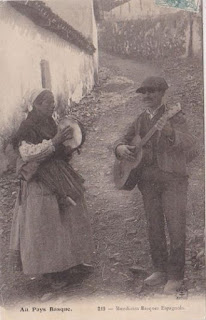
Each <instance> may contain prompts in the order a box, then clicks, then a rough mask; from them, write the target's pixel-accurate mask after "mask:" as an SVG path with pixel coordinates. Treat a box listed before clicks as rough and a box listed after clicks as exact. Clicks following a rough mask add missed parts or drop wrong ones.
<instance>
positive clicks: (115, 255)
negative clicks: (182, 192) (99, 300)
mask: <svg viewBox="0 0 206 320" xmlns="http://www.w3.org/2000/svg"><path fill="white" fill-rule="evenodd" d="M100 66H101V68H100V87H99V88H97V89H96V90H95V92H94V96H92V97H90V98H89V97H88V98H87V99H85V104H87V105H88V104H89V103H90V102H91V104H90V113H89V114H88V117H89V116H90V115H91V117H94V114H93V113H94V110H95V112H97V114H98V115H97V116H96V117H95V119H96V120H95V121H94V122H93V123H92V122H89V123H90V126H89V128H88V133H87V140H86V142H85V144H84V146H83V148H82V152H81V155H80V156H79V155H75V157H74V159H73V160H72V163H73V166H74V167H75V168H76V169H78V170H79V171H80V172H81V174H82V175H83V176H84V177H85V178H86V187H87V193H86V199H87V204H88V208H89V212H90V217H91V221H92V228H93V232H94V241H95V247H96V252H95V255H94V264H95V266H96V267H95V272H94V273H93V274H92V275H91V276H90V277H89V278H88V279H85V280H84V282H83V283H82V284H80V285H73V286H70V287H68V288H67V289H64V290H62V291H61V292H58V293H57V294H55V295H54V296H53V297H52V298H53V299H54V300H57V301H60V302H66V301H68V299H71V298H76V297H81V298H82V299H83V298H84V297H87V296H92V297H93V296H99V297H104V296H108V295H121V296H125V297H126V296H128V295H129V296H131V297H140V298H143V297H145V296H154V295H156V294H161V293H162V287H159V288H157V289H148V288H145V287H144V286H143V279H144V277H145V275H146V274H149V273H150V272H151V270H152V265H151V260H150V256H149V248H148V241H147V236H146V221H145V216H144V210H143V204H142V198H141V195H140V192H139V191H138V190H137V189H135V190H133V191H132V192H125V191H124V192H123V191H117V190H116V189H115V186H114V183H113V175H112V168H113V163H114V154H113V150H112V146H113V143H114V141H115V140H116V139H117V138H118V137H119V135H120V133H121V132H123V130H124V128H125V127H126V126H127V125H128V124H129V123H130V122H131V121H132V119H133V118H134V116H135V115H137V114H139V113H140V112H141V110H142V109H141V107H138V108H137V106H140V103H139V98H138V96H137V95H136V94H135V88H136V87H137V86H138V85H139V84H140V83H141V81H142V79H143V78H145V77H146V76H148V75H151V74H163V73H164V70H161V68H159V67H154V66H152V65H149V64H142V63H139V64H138V63H137V62H133V61H130V60H127V59H124V60H123V59H121V58H117V57H114V56H111V55H108V54H105V53H101V54H100ZM171 77H172V76H171ZM94 97H95V99H94ZM92 108H93V109H92ZM201 117H202V114H201V110H200V111H199V113H198V112H196V113H195V118H194V127H195V126H196V124H197V123H200V121H201ZM91 123H92V124H91ZM199 163H202V162H201V161H200V162H198V161H197V162H196V163H195V164H194V167H195V170H192V177H191V181H190V191H189V204H188V248H187V265H186V282H187V286H188V288H189V290H190V291H189V292H191V293H193V294H201V292H202V291H203V285H204V284H203V281H202V279H203V277H204V275H203V273H204V270H203V268H202V266H201V265H198V262H197V261H196V260H195V259H196V258H195V257H196V254H197V251H198V250H199V249H201V247H202V231H203V217H204V195H203V193H200V192H199V189H200V188H201V189H202V190H203V187H204V179H203V168H202V167H200V164H199ZM5 192H6V191H5ZM12 192H13V193H12V197H13V198H14V197H15V194H14V191H13V189H12ZM7 194H8V193H7ZM13 198H12V199H13ZM7 202H8V204H6V206H7V205H8V207H9V205H10V207H9V212H10V213H9V215H10V216H11V207H12V206H11V204H10V203H9V200H8V201H7ZM2 208H3V209H2V210H5V208H6V207H5V205H4V206H3V207H2ZM5 214H6V213H5ZM7 216H8V214H7ZM9 219H10V220H11V218H9ZM10 220H9V221H10ZM8 225H10V222H8ZM7 228H8V227H7ZM8 239H9V234H8V235H7V236H6V237H5V239H4V242H5V256H6V250H8ZM192 257H193V258H192ZM5 259H6V258H5ZM192 259H193V260H192ZM5 261H6V260H5ZM132 265H137V266H139V267H142V268H144V270H143V271H142V272H141V273H140V275H139V276H138V277H135V278H134V277H133V275H132V274H131V272H130V271H129V267H130V266H132ZM3 270H4V273H6V267H5V265H4V266H3ZM8 277H9V276H7V279H8ZM10 277H11V275H10ZM10 279H11V278H10ZM6 285H7V286H8V284H6ZM20 287H21V288H22V289H21V290H20V289H19V288H20ZM25 288H26V290H25ZM19 290H20V291H21V295H19ZM7 291H10V295H9V294H7V297H8V300H10V301H11V300H12V299H13V300H15V302H18V301H21V300H22V299H26V297H27V296H28V297H29V299H32V300H33V299H37V298H38V297H40V296H41V294H42V292H41V283H38V282H37V283H36V284H34V285H33V287H32V286H31V282H30V280H28V279H25V278H24V277H23V276H22V275H18V277H15V278H13V286H10V288H9V286H8V288H7ZM11 291H12V292H13V293H12V294H11Z"/></svg>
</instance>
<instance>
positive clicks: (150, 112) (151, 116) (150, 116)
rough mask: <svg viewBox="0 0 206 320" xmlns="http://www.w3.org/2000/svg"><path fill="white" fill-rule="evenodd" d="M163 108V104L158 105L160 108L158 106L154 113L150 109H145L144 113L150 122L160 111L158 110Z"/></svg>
mask: <svg viewBox="0 0 206 320" xmlns="http://www.w3.org/2000/svg"><path fill="white" fill-rule="evenodd" d="M163 106H164V105H163V104H162V105H160V106H159V107H158V108H156V109H155V110H154V111H153V110H151V109H149V108H147V109H146V112H147V113H148V115H149V118H150V120H151V119H153V118H154V116H156V114H157V113H158V111H159V110H160V108H161V107H163Z"/></svg>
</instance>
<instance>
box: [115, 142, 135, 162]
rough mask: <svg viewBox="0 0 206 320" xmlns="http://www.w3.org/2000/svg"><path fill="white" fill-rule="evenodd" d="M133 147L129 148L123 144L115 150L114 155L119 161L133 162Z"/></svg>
mask: <svg viewBox="0 0 206 320" xmlns="http://www.w3.org/2000/svg"><path fill="white" fill-rule="evenodd" d="M135 151H136V147H135V146H129V145H125V144H121V145H119V146H118V147H117V148H116V153H117V155H118V156H119V158H121V159H125V160H128V161H135V159H136V157H135Z"/></svg>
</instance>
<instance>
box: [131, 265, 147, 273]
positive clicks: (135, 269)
mask: <svg viewBox="0 0 206 320" xmlns="http://www.w3.org/2000/svg"><path fill="white" fill-rule="evenodd" d="M129 271H131V272H132V273H133V274H135V275H146V274H147V273H148V272H147V270H146V269H144V268H142V267H140V266H136V265H134V266H131V267H130V268H129Z"/></svg>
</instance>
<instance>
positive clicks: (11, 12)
mask: <svg viewBox="0 0 206 320" xmlns="http://www.w3.org/2000/svg"><path fill="white" fill-rule="evenodd" d="M42 59H45V60H47V61H48V62H49V66H50V73H51V85H52V91H53V92H54V94H55V96H57V95H59V94H62V95H64V96H66V97H68V98H69V99H72V100H73V101H75V102H78V101H80V99H81V98H82V96H83V94H85V93H86V92H89V91H90V90H91V89H92V88H93V85H94V70H95V66H94V57H93V56H90V55H88V54H86V53H85V52H83V51H80V50H79V49H78V48H77V47H75V46H73V45H71V44H69V43H68V42H66V41H64V40H62V39H60V38H59V37H58V36H57V35H55V34H53V33H51V32H49V31H47V30H45V29H43V28H41V27H38V26H36V25H35V24H34V23H33V22H32V21H31V20H30V19H28V18H26V17H25V16H24V15H22V14H20V13H19V12H17V11H16V10H15V9H13V8H12V7H10V6H9V4H7V3H1V4H0V65H1V72H0V82H1V86H0V111H1V117H0V135H1V136H2V135H4V134H8V132H11V131H12V130H13V129H14V127H17V126H18V125H19V123H20V121H21V120H22V118H23V117H24V116H25V110H24V108H23V107H22V106H23V104H24V102H25V101H24V99H23V98H24V96H25V95H27V93H28V92H29V91H30V90H32V89H34V88H40V87H41V69H40V62H41V60H42Z"/></svg>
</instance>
